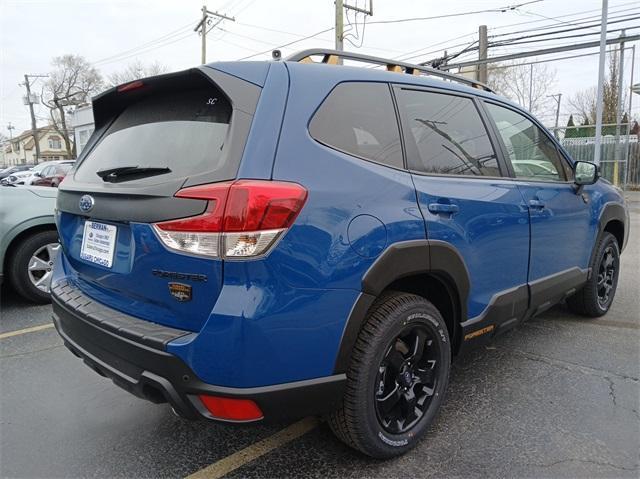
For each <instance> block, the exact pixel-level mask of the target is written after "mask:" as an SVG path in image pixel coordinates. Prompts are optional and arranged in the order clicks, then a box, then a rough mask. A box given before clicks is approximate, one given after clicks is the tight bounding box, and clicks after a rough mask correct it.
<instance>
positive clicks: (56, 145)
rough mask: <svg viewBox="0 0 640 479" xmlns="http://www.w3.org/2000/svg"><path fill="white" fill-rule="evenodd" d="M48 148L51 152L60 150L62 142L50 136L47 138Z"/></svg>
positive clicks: (58, 138)
mask: <svg viewBox="0 0 640 479" xmlns="http://www.w3.org/2000/svg"><path fill="white" fill-rule="evenodd" d="M49 148H51V149H52V150H61V149H62V141H61V140H60V137H59V136H50V137H49Z"/></svg>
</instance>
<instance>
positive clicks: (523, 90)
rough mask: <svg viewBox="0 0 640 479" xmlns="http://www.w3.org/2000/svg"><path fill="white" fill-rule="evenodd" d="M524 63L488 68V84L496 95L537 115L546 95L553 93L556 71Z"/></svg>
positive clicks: (540, 65) (542, 106) (544, 65)
mask: <svg viewBox="0 0 640 479" xmlns="http://www.w3.org/2000/svg"><path fill="white" fill-rule="evenodd" d="M525 63H526V62H524V61H523V62H517V61H514V62H510V63H500V64H496V65H493V66H489V68H488V84H489V86H490V87H491V88H493V90H494V91H495V92H496V93H498V94H500V95H503V96H505V97H507V98H509V99H510V100H512V101H514V102H516V103H518V104H519V105H521V106H523V107H524V108H527V109H528V110H529V111H531V112H532V113H534V114H539V113H541V112H542V111H543V110H544V108H545V106H546V105H545V104H546V103H547V95H549V94H550V92H552V91H553V86H554V85H555V82H556V71H555V70H554V69H551V68H550V67H549V66H548V65H546V64H544V63H538V64H535V65H526V64H525ZM530 86H531V88H530ZM529 90H531V92H530V91H529Z"/></svg>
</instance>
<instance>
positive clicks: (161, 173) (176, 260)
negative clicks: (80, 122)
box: [58, 68, 260, 331]
mask: <svg viewBox="0 0 640 479" xmlns="http://www.w3.org/2000/svg"><path fill="white" fill-rule="evenodd" d="M221 84H222V85H224V88H223V87H221V86H220V85H221ZM259 94H260V88H259V87H257V86H254V85H251V84H249V83H248V82H245V81H243V80H240V79H238V78H235V77H231V76H230V75H226V74H222V73H219V72H215V71H214V70H212V69H208V68H203V69H202V70H189V71H187V72H182V73H178V74H170V75H165V76H162V77H156V78H153V79H148V80H144V81H142V82H134V83H132V84H129V85H125V86H124V87H120V88H118V89H113V90H110V91H109V92H107V93H106V94H104V95H102V96H101V97H99V98H98V99H97V100H96V101H94V114H95V117H96V132H95V133H94V135H93V136H92V138H91V139H90V141H89V143H88V145H87V146H86V147H85V149H84V150H83V155H82V157H81V158H80V159H79V160H78V162H77V165H76V167H75V168H74V169H73V170H72V171H71V172H70V173H69V174H68V175H67V177H66V179H65V180H64V182H62V184H61V188H60V194H59V196H58V210H59V216H58V227H59V230H60V233H61V242H62V245H63V249H64V260H63V263H64V265H63V266H64V267H65V268H66V272H67V276H68V277H70V278H71V279H72V280H74V281H75V282H76V283H77V286H78V287H79V288H81V289H82V290H83V291H84V292H85V293H86V294H88V295H89V296H91V297H93V298H94V299H97V300H98V301H100V302H102V303H104V304H107V305H109V306H111V307H113V308H116V309H119V310H121V311H124V312H126V313H128V314H132V315H134V316H137V317H141V318H143V319H147V320H150V321H154V322H157V323H161V324H165V325H169V326H175V327H179V328H181V329H187V330H192V331H197V330H199V329H200V328H201V326H202V325H203V324H204V322H205V321H206V319H207V318H208V316H209V313H210V312H211V310H212V308H213V305H214V304H215V301H216V299H217V297H218V294H219V292H220V288H221V285H222V261H221V260H220V259H218V258H217V257H215V251H212V253H213V255H211V256H202V255H200V254H190V253H189V252H184V251H181V252H179V251H176V250H175V249H171V248H169V247H167V246H165V245H164V244H163V243H162V242H161V241H160V239H159V237H158V234H159V233H158V232H157V231H158V230H156V229H154V226H153V224H154V223H158V222H165V221H169V220H173V219H177V218H185V217H190V216H196V215H200V214H202V213H203V212H205V210H207V208H215V202H214V201H207V200H204V199H189V198H177V197H175V196H174V195H175V194H176V192H177V191H178V190H180V189H182V188H184V187H186V186H193V185H199V184H205V183H206V184H208V183H216V182H223V181H228V180H232V179H234V178H235V177H236V174H237V171H238V167H239V164H240V159H241V156H242V149H243V147H244V143H245V141H246V137H247V134H248V131H249V127H250V125H251V119H252V113H253V112H254V111H255V105H256V102H257V99H258V97H259ZM127 168H129V169H127ZM110 172H111V173H110ZM179 241H180V242H181V245H176V247H178V246H179V247H184V246H185V245H186V244H189V241H193V238H190V237H189V236H188V235H183V236H182V237H181V238H180V240H179ZM210 247H211V248H214V249H215V248H216V244H215V243H213V244H211V245H210Z"/></svg>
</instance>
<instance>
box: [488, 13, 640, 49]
mask: <svg viewBox="0 0 640 479" xmlns="http://www.w3.org/2000/svg"><path fill="white" fill-rule="evenodd" d="M639 13H640V12H639ZM638 18H640V15H638V16H630V15H625V16H624V18H621V19H618V20H613V21H609V22H607V26H608V25H612V24H616V23H625V22H629V21H632V20H637V19H638ZM592 27H597V28H598V31H597V32H591V33H585V34H584V35H597V34H599V33H600V28H601V25H600V24H599V23H598V24H596V25H590V26H582V27H573V28H565V29H562V30H554V31H553V32H545V33H534V34H530V35H523V36H520V37H515V38H507V39H505V40H501V41H502V42H510V41H514V40H522V39H525V38H537V37H544V36H548V35H555V34H557V33H567V32H575V31H579V30H586V29H588V28H592ZM628 28H635V27H628ZM519 33H521V34H522V33H528V30H524V31H522V32H519ZM490 38H495V37H493V36H491V37H490ZM559 38H563V37H559ZM566 38H569V37H566Z"/></svg>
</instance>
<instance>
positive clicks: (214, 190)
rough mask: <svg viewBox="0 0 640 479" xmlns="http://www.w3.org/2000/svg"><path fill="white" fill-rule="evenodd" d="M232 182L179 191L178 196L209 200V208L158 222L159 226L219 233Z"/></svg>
mask: <svg viewBox="0 0 640 479" xmlns="http://www.w3.org/2000/svg"><path fill="white" fill-rule="evenodd" d="M231 185H232V183H230V182H227V183H215V184H211V185H201V186H193V187H190V188H184V189H182V190H180V191H178V192H177V193H176V194H175V196H176V198H189V199H194V200H209V203H208V204H207V210H206V211H205V212H204V213H203V214H201V215H198V216H192V217H190V218H184V219H179V220H173V221H165V222H163V223H157V226H158V228H160V229H163V230H165V231H194V232H197V231H203V232H210V233H217V232H220V231H222V224H223V222H224V208H225V205H226V204H227V196H228V195H229V188H230V187H231Z"/></svg>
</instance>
